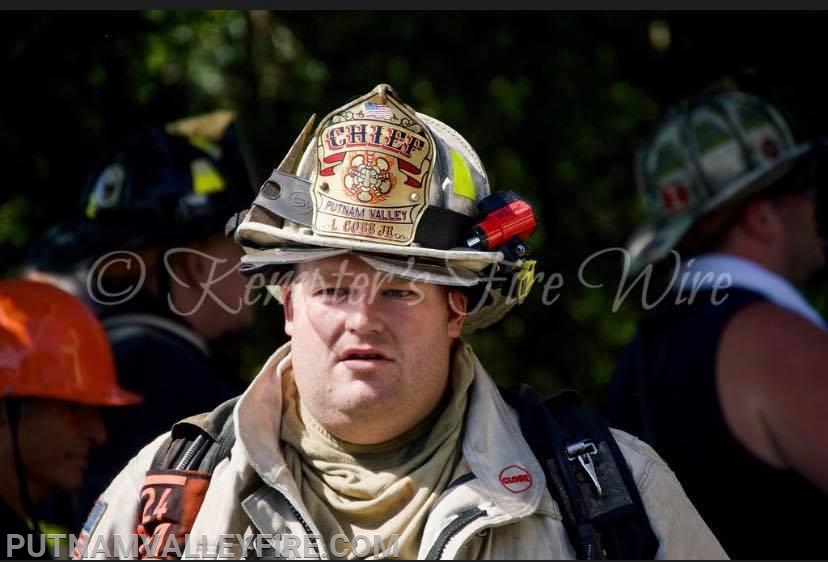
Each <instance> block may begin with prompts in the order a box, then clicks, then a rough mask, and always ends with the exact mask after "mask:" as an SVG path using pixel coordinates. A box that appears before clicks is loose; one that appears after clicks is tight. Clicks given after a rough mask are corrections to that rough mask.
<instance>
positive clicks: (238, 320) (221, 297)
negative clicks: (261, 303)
mask: <svg viewBox="0 0 828 562" xmlns="http://www.w3.org/2000/svg"><path fill="white" fill-rule="evenodd" d="M199 250H200V251H201V252H203V254H205V255H206V256H207V257H195V258H194V259H197V260H200V261H201V264H200V265H201V266H200V267H198V268H195V270H196V272H197V273H196V274H195V276H196V279H195V281H196V283H195V284H193V287H194V289H193V290H194V291H195V292H196V293H198V294H199V295H201V294H202V292H203V291H205V290H209V294H208V295H206V298H204V299H203V300H201V301H200V302H199V303H198V306H197V308H198V309H201V310H199V311H198V313H200V314H203V315H204V318H205V322H204V323H203V324H205V325H203V326H202V331H203V332H204V333H203V334H202V335H204V336H206V337H207V338H208V339H213V338H216V337H220V336H222V335H224V334H227V333H233V332H239V331H241V330H243V329H245V328H247V327H249V326H250V325H251V324H253V321H254V318H255V307H254V306H253V305H252V302H253V300H252V299H253V296H250V295H248V294H247V290H248V280H247V278H246V277H244V276H243V275H242V274H241V273H239V271H238V266H239V260H240V259H241V257H242V256H243V255H244V251H243V250H242V248H241V246H239V245H238V244H236V242H235V241H233V240H231V239H229V238H225V237H224V236H216V237H213V238H211V239H210V240H209V241H208V242H207V244H205V245H204V247H203V248H199ZM205 288H206V289H205Z"/></svg>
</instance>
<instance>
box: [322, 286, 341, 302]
mask: <svg viewBox="0 0 828 562" xmlns="http://www.w3.org/2000/svg"><path fill="white" fill-rule="evenodd" d="M318 294H320V295H322V296H325V297H328V298H334V299H341V298H345V297H346V296H348V290H347V289H343V288H342V287H326V288H324V289H321V290H320V291H319V292H318Z"/></svg>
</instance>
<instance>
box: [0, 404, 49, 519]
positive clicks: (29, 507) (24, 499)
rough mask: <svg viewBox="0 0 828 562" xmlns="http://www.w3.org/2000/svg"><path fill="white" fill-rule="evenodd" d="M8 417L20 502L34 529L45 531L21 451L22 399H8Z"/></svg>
mask: <svg viewBox="0 0 828 562" xmlns="http://www.w3.org/2000/svg"><path fill="white" fill-rule="evenodd" d="M6 417H7V418H8V420H9V432H10V434H11V442H12V455H13V456H14V470H15V472H16V473H17V487H18V492H19V494H20V503H21V505H22V506H23V511H24V512H25V515H26V516H28V518H29V521H30V522H31V525H32V530H33V531H35V532H37V533H41V534H42V533H43V531H41V530H40V521H39V520H38V518H37V514H36V513H35V508H34V502H32V497H31V495H30V494H29V482H28V479H27V478H26V468H25V466H23V455H22V454H21V452H20V439H19V432H18V427H19V425H20V400H19V399H17V398H7V399H6Z"/></svg>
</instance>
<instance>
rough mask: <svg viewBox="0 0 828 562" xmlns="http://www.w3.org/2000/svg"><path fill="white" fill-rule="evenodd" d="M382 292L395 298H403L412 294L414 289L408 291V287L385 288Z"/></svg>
mask: <svg viewBox="0 0 828 562" xmlns="http://www.w3.org/2000/svg"><path fill="white" fill-rule="evenodd" d="M383 293H384V294H385V295H386V296H388V297H392V298H395V299H404V298H408V297H411V296H413V295H414V291H409V290H408V289H386V290H385V291H383Z"/></svg>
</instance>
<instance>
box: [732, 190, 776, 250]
mask: <svg viewBox="0 0 828 562" xmlns="http://www.w3.org/2000/svg"><path fill="white" fill-rule="evenodd" d="M742 228H744V230H745V232H747V233H748V234H749V235H750V236H751V237H754V238H757V239H759V240H761V241H763V242H769V241H772V240H774V239H775V238H776V237H778V236H779V234H780V233H781V232H782V231H783V230H784V227H783V224H782V220H781V217H780V215H779V211H778V210H777V208H776V207H775V206H774V205H773V203H771V202H770V201H768V200H767V199H763V198H757V199H754V200H753V201H751V202H750V203H748V205H747V207H745V210H744V214H743V216H742Z"/></svg>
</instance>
